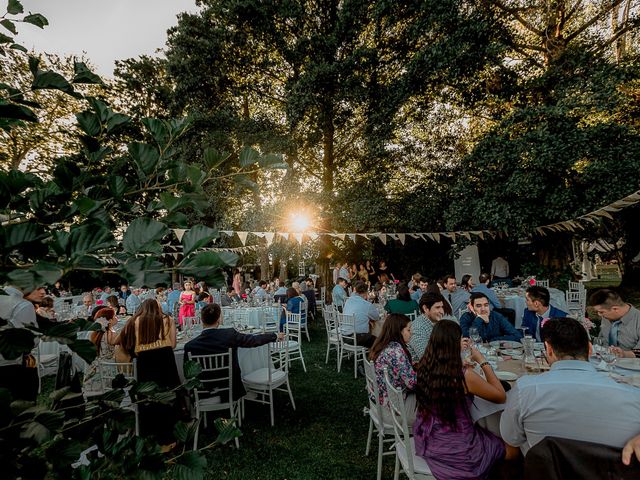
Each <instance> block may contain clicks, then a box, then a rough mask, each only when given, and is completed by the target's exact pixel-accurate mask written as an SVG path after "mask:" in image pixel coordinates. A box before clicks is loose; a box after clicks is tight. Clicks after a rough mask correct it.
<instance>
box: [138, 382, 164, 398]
mask: <svg viewBox="0 0 640 480" xmlns="http://www.w3.org/2000/svg"><path fill="white" fill-rule="evenodd" d="M158 388H159V387H158V384H157V383H156V382H138V383H136V384H135V385H134V386H133V387H131V393H132V394H134V395H144V396H148V395H151V394H153V393H156V392H157V391H158Z"/></svg>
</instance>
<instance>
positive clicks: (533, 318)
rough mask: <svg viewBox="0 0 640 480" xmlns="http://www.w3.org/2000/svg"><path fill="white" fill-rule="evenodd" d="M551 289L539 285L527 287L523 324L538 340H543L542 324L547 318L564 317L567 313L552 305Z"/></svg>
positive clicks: (528, 333)
mask: <svg viewBox="0 0 640 480" xmlns="http://www.w3.org/2000/svg"><path fill="white" fill-rule="evenodd" d="M550 299H551V296H550V295H549V290H547V289H546V288H544V287H540V286H538V285H534V286H532V287H529V288H527V292H526V293H525V300H526V302H527V308H526V310H525V311H524V315H523V316H522V326H523V327H527V328H528V329H529V331H528V332H527V335H531V336H532V337H533V338H535V339H536V341H538V342H541V341H542V338H541V337H540V324H541V323H542V320H544V319H545V318H563V317H566V316H567V314H566V313H565V312H563V311H562V310H560V309H558V308H556V307H553V306H550V305H549V300H550Z"/></svg>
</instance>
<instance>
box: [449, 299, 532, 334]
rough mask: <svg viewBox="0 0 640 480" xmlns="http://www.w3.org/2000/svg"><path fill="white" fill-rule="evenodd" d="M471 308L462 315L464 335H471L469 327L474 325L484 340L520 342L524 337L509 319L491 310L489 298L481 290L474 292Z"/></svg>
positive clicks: (461, 321)
mask: <svg viewBox="0 0 640 480" xmlns="http://www.w3.org/2000/svg"><path fill="white" fill-rule="evenodd" d="M469 307H470V308H469V310H470V311H468V312H465V313H464V314H463V315H462V316H461V317H460V327H461V328H462V336H463V337H468V336H469V328H471V327H474V328H476V329H477V330H478V333H479V334H480V336H481V337H482V340H483V341H484V342H493V341H494V340H513V341H516V342H519V341H520V339H521V338H522V335H521V334H520V332H518V331H517V330H516V329H515V328H514V327H513V325H511V323H509V320H507V319H506V318H505V317H503V316H502V315H500V314H499V313H497V312H495V311H493V310H491V304H490V302H489V298H488V297H487V296H486V295H485V294H484V293H481V292H474V293H472V294H471V297H470V298H469Z"/></svg>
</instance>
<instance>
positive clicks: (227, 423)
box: [213, 418, 241, 445]
mask: <svg viewBox="0 0 640 480" xmlns="http://www.w3.org/2000/svg"><path fill="white" fill-rule="evenodd" d="M213 423H214V425H215V426H216V429H217V430H218V438H216V442H217V443H220V444H223V445H224V444H225V443H227V442H229V441H231V440H233V439H235V438H236V437H239V436H240V435H241V432H240V430H238V428H237V427H236V423H235V420H234V419H231V420H229V419H226V418H216V420H215V421H214V422H213Z"/></svg>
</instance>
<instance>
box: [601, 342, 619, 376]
mask: <svg viewBox="0 0 640 480" xmlns="http://www.w3.org/2000/svg"><path fill="white" fill-rule="evenodd" d="M600 358H602V360H604V361H605V362H606V364H607V371H608V372H609V375H611V372H613V364H614V363H616V359H617V358H618V357H616V354H615V353H613V351H611V349H609V348H605V349H604V350H602V351H601V352H600Z"/></svg>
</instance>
